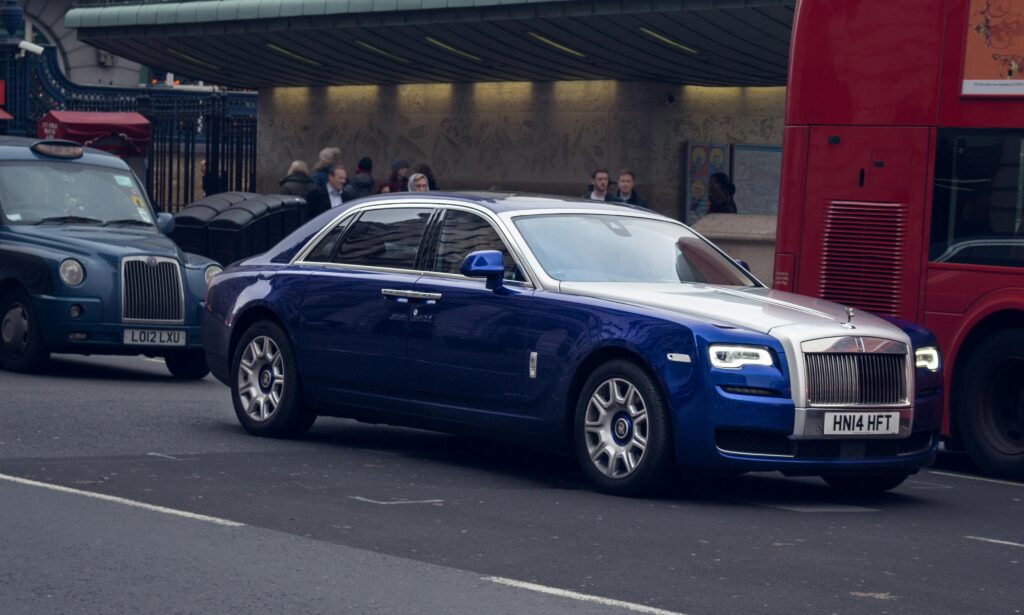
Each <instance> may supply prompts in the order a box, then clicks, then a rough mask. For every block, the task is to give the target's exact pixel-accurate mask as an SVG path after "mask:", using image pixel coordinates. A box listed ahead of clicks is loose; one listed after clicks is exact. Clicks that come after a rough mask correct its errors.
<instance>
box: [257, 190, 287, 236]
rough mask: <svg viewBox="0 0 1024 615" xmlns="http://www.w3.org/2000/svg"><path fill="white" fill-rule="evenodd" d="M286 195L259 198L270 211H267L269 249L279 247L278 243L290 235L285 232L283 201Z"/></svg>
mask: <svg viewBox="0 0 1024 615" xmlns="http://www.w3.org/2000/svg"><path fill="white" fill-rule="evenodd" d="M284 196H285V195H283V194H268V195H265V196H261V197H257V198H258V199H259V201H261V202H263V203H266V204H267V207H268V208H269V211H267V249H268V250H269V249H270V248H272V247H274V246H275V245H277V242H279V241H281V239H283V238H284V236H285V235H287V234H288V232H287V231H285V226H284V209H283V202H282V199H283V198H284Z"/></svg>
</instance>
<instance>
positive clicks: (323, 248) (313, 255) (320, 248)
mask: <svg viewBox="0 0 1024 615" xmlns="http://www.w3.org/2000/svg"><path fill="white" fill-rule="evenodd" d="M351 221H352V216H349V217H348V218H346V219H345V220H343V221H342V222H341V224H338V225H337V226H335V227H334V228H332V229H331V230H330V231H329V232H328V233H327V234H326V235H324V236H323V238H321V239H320V243H318V244H316V247H314V248H313V249H312V250H310V251H309V254H308V255H307V256H306V260H307V261H309V262H311V263H327V262H330V260H331V254H333V253H334V247H335V246H337V245H338V239H339V238H340V237H341V235H342V233H344V232H345V229H346V228H348V225H349V223H350V222H351Z"/></svg>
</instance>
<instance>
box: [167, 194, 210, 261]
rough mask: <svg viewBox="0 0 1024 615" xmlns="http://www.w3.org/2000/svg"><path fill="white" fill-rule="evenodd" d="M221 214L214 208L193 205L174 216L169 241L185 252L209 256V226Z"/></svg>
mask: <svg viewBox="0 0 1024 615" xmlns="http://www.w3.org/2000/svg"><path fill="white" fill-rule="evenodd" d="M220 212H221V210H220V209H217V208H216V207H214V206H211V205H208V204H204V203H193V204H192V205H189V206H188V207H186V208H185V209H183V210H181V211H180V212H178V213H177V214H176V215H175V216H174V231H173V232H172V233H171V239H173V240H174V243H176V244H178V247H179V248H181V249H182V250H184V251H186V252H193V253H195V254H202V255H203V256H209V255H210V237H209V229H208V227H209V224H210V221H211V220H213V219H214V218H215V217H217V215H218V214H219V213H220Z"/></svg>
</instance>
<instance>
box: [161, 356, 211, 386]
mask: <svg viewBox="0 0 1024 615" xmlns="http://www.w3.org/2000/svg"><path fill="white" fill-rule="evenodd" d="M164 363H165V364H166V365H167V371H169V372H171V375H172V376H174V377H175V378H177V379H178V380H200V379H202V378H205V377H206V375H207V374H209V373H210V367H209V366H208V365H207V364H206V354H205V353H204V352H203V351H202V350H182V351H179V352H175V353H172V354H169V355H167V356H166V357H164Z"/></svg>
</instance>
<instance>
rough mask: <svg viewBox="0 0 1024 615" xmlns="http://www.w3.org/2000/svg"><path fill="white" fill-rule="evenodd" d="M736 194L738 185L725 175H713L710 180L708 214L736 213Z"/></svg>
mask: <svg viewBox="0 0 1024 615" xmlns="http://www.w3.org/2000/svg"><path fill="white" fill-rule="evenodd" d="M735 194H736V185H735V184H733V183H732V181H731V180H730V179H729V176H728V175H726V174H725V173H715V174H714V175H712V176H711V177H710V178H709V179H708V213H709V214H734V213H736V201H734V200H733V196H734V195H735Z"/></svg>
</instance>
